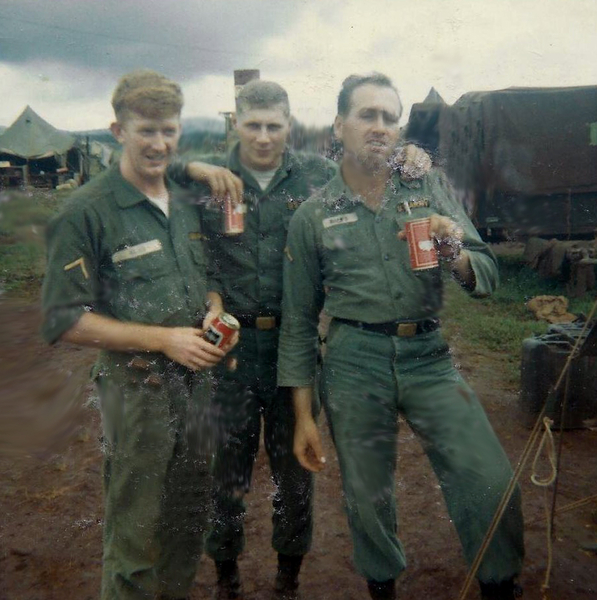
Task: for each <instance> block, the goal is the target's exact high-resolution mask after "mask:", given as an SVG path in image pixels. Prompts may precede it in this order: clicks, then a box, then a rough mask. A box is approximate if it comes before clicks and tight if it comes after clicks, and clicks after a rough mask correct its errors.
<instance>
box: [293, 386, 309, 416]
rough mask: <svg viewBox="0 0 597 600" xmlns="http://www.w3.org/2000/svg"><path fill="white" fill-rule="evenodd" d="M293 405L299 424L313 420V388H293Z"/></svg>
mask: <svg viewBox="0 0 597 600" xmlns="http://www.w3.org/2000/svg"><path fill="white" fill-rule="evenodd" d="M292 403H293V405H294V415H295V417H296V420H297V422H298V421H303V420H305V419H311V420H312V419H313V412H312V405H313V388H312V387H311V386H309V387H296V388H292Z"/></svg>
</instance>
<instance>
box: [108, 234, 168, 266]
mask: <svg viewBox="0 0 597 600" xmlns="http://www.w3.org/2000/svg"><path fill="white" fill-rule="evenodd" d="M161 249H162V242H160V240H150V241H149V242H143V243H142V244H137V245H135V246H129V247H128V248H124V249H123V250H119V251H118V252H114V254H112V262H113V263H119V262H123V261H125V260H130V259H131V258H139V257H140V256H145V255H146V254H151V253H152V252H159V251H160V250H161Z"/></svg>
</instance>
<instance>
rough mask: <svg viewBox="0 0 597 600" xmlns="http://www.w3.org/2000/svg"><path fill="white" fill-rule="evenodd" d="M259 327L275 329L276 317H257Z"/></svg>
mask: <svg viewBox="0 0 597 600" xmlns="http://www.w3.org/2000/svg"><path fill="white" fill-rule="evenodd" d="M255 327H256V328H257V329H262V330H266V329H274V328H275V327H276V317H257V318H256V319H255Z"/></svg>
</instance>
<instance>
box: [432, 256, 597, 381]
mask: <svg viewBox="0 0 597 600" xmlns="http://www.w3.org/2000/svg"><path fill="white" fill-rule="evenodd" d="M498 261H499V263H500V280H501V284H500V287H499V288H498V290H497V291H496V292H495V294H494V295H493V296H491V297H489V298H483V299H476V298H471V297H470V296H469V295H467V294H466V293H465V292H463V291H462V289H460V287H459V286H458V285H457V284H456V283H454V282H452V281H450V282H448V283H447V285H446V298H445V308H444V313H443V315H442V320H443V325H444V332H445V334H446V337H447V338H448V339H453V340H455V339H457V340H458V345H459V346H460V347H461V348H462V349H463V350H464V351H465V352H469V351H473V352H475V351H476V352H479V351H480V352H494V353H499V354H500V356H501V358H502V359H503V360H504V361H505V362H506V377H507V378H508V382H507V383H509V384H510V385H515V384H517V383H518V378H519V375H520V371H519V368H520V359H521V350H522V341H523V340H524V339H525V338H527V337H530V336H532V335H534V334H542V333H545V331H546V330H547V327H548V324H547V323H545V322H541V321H537V320H536V319H535V317H534V315H533V313H532V312H531V311H530V310H529V309H528V308H527V307H526V302H527V301H528V300H530V299H531V298H534V297H535V296H541V295H554V296H566V286H565V283H564V282H562V281H557V280H546V279H542V278H541V277H539V275H538V274H537V272H536V271H533V270H532V269H531V268H530V267H528V266H527V265H526V263H525V262H524V260H523V258H522V254H514V255H505V256H499V257H498ZM594 301H595V294H594V293H592V294H590V293H587V294H585V295H584V296H583V297H581V298H573V299H571V300H570V305H569V307H568V308H569V310H570V312H572V313H574V314H576V315H581V314H582V315H585V316H587V315H588V314H589V312H590V310H591V307H592V305H593V303H594Z"/></svg>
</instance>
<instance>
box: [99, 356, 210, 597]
mask: <svg viewBox="0 0 597 600" xmlns="http://www.w3.org/2000/svg"><path fill="white" fill-rule="evenodd" d="M116 356H118V355H116ZM146 356H147V355H146ZM112 358H113V359H114V360H112V361H108V363H107V364H105V365H104V366H103V367H102V368H101V371H100V374H99V376H98V377H97V384H98V390H99V394H100V403H101V411H102V419H103V429H104V496H105V517H104V550H103V572H102V592H101V598H102V600H140V599H152V600H153V599H154V598H156V597H164V598H184V597H185V596H186V595H187V593H188V591H189V589H190V587H191V585H192V582H193V579H194V577H195V573H196V569H197V563H198V561H199V558H200V556H201V552H202V546H203V536H204V533H205V531H206V529H207V524H208V521H209V512H210V500H211V498H210V493H211V475H210V468H211V465H210V462H211V458H210V456H211V454H210V453H211V452H212V446H213V444H210V443H209V440H208V439H207V437H206V436H205V432H206V431H209V429H210V425H209V422H208V420H209V390H210V383H209V380H208V377H209V376H208V375H207V374H206V373H201V372H200V373H197V374H193V373H192V372H190V371H188V370H187V369H185V368H184V367H181V366H180V365H174V364H172V363H169V362H168V361H165V360H164V359H162V358H156V359H155V360H146V359H145V358H140V357H137V358H136V359H135V360H134V361H132V362H131V356H130V355H121V359H120V360H119V359H117V358H114V357H112ZM139 360H140V361H141V362H140V363H139V364H141V365H143V367H142V368H141V367H139V364H136V362H138V361H139ZM128 365H132V366H128Z"/></svg>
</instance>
